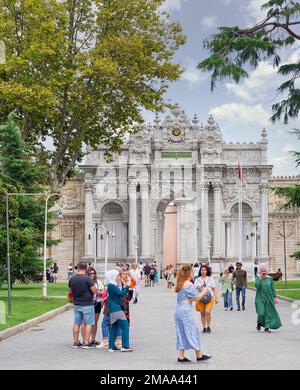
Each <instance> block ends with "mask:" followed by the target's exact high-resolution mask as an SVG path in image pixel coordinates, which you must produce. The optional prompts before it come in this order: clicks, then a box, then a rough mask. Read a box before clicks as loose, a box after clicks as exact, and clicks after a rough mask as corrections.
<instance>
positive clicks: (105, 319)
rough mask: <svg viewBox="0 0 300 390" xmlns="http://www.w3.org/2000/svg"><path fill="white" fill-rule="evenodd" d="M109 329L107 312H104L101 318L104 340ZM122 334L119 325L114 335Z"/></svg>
mask: <svg viewBox="0 0 300 390" xmlns="http://www.w3.org/2000/svg"><path fill="white" fill-rule="evenodd" d="M109 329H110V318H109V314H104V316H103V319H102V337H103V339H105V340H108V339H109ZM121 336H122V330H121V328H120V327H119V328H118V329H117V330H116V337H121Z"/></svg>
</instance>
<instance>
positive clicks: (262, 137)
mask: <svg viewBox="0 0 300 390" xmlns="http://www.w3.org/2000/svg"><path fill="white" fill-rule="evenodd" d="M261 139H262V140H263V141H267V140H268V132H267V130H266V129H265V128H264V129H263V130H262V132H261Z"/></svg>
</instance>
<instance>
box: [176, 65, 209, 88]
mask: <svg viewBox="0 0 300 390" xmlns="http://www.w3.org/2000/svg"><path fill="white" fill-rule="evenodd" d="M186 62H187V65H186V69H185V71H184V73H183V75H182V80H184V81H187V82H188V83H189V85H190V86H196V85H199V84H201V83H203V82H204V81H206V80H207V79H208V77H209V76H208V74H205V73H203V72H201V71H200V70H199V69H197V64H196V62H195V61H193V60H191V59H188V60H187V61H186Z"/></svg>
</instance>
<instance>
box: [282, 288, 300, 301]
mask: <svg viewBox="0 0 300 390" xmlns="http://www.w3.org/2000/svg"><path fill="white" fill-rule="evenodd" d="M278 295H281V296H283V297H286V298H291V299H295V301H300V290H280V291H278Z"/></svg>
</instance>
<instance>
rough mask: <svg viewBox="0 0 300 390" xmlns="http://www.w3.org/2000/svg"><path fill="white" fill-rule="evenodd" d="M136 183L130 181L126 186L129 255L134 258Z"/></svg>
mask: <svg viewBox="0 0 300 390" xmlns="http://www.w3.org/2000/svg"><path fill="white" fill-rule="evenodd" d="M136 187H137V184H136V183H130V184H129V188H128V197H129V226H128V234H129V237H128V242H129V257H130V258H131V259H135V256H136V248H135V236H137V194H136Z"/></svg>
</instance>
